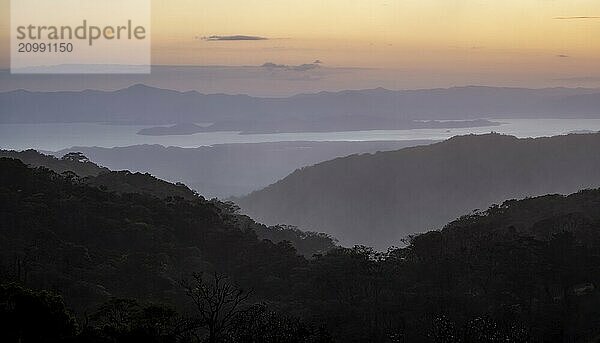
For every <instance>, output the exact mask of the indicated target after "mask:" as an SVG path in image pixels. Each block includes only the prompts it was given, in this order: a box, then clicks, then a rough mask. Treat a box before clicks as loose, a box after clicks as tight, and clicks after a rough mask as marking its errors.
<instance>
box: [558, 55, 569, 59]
mask: <svg viewBox="0 0 600 343" xmlns="http://www.w3.org/2000/svg"><path fill="white" fill-rule="evenodd" d="M556 57H560V58H567V57H569V55H562V54H560V55H556Z"/></svg>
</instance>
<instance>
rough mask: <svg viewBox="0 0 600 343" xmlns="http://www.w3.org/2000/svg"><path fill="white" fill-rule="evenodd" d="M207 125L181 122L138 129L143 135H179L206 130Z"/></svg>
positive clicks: (139, 133)
mask: <svg viewBox="0 0 600 343" xmlns="http://www.w3.org/2000/svg"><path fill="white" fill-rule="evenodd" d="M206 131H207V127H206V126H201V125H198V124H194V123H181V124H175V125H172V126H155V127H149V128H145V129H141V130H140V131H138V133H137V134H138V135H143V136H178V135H182V136H183V135H193V134H194V133H199V132H206Z"/></svg>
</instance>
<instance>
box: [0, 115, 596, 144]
mask: <svg viewBox="0 0 600 343" xmlns="http://www.w3.org/2000/svg"><path fill="white" fill-rule="evenodd" d="M490 120H492V121H497V122H502V123H504V124H503V125H500V126H491V127H477V128H464V129H414V130H374V131H349V132H318V133H312V132H305V133H278V134H256V135H241V134H239V133H238V132H204V133H197V134H194V135H189V136H158V137H156V136H142V135H138V134H137V132H138V131H139V130H140V129H143V128H147V127H150V126H140V125H105V124H80V123H78V124H0V147H1V148H3V149H14V150H24V149H29V148H33V149H37V150H46V151H57V150H62V149H66V148H71V147H74V146H98V147H106V148H111V147H117V146H130V145H138V144H160V145H163V146H177V147H185V148H188V147H199V146H206V145H213V144H225V143H263V142H283V141H320V142H322V141H388V140H391V141H400V140H423V139H432V140H443V139H447V138H450V137H452V136H456V135H464V134H469V133H474V134H483V133H489V132H492V131H494V132H498V133H504V134H510V135H514V136H517V137H543V136H555V135H561V134H566V133H569V132H572V131H600V119H490Z"/></svg>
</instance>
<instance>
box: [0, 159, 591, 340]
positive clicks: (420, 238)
mask: <svg viewBox="0 0 600 343" xmlns="http://www.w3.org/2000/svg"><path fill="white" fill-rule="evenodd" d="M235 218H236V217H235V212H233V211H232V210H227V209H226V208H224V207H223V206H222V205H219V203H215V202H211V201H207V200H204V199H203V198H201V197H196V198H194V199H189V200H188V199H185V198H182V197H179V196H171V197H159V196H156V195H152V194H148V193H146V192H135V193H130V192H119V191H115V190H108V189H103V187H101V186H96V185H94V184H89V183H87V182H86V181H85V180H82V179H81V178H79V177H74V176H73V175H71V174H66V175H60V174H57V173H55V172H53V171H50V170H48V169H44V168H37V169H34V168H31V167H27V166H26V165H25V164H23V163H22V162H20V161H18V160H15V159H6V158H2V159H0V266H1V268H0V277H1V282H0V283H1V284H3V285H2V286H1V287H0V317H1V318H2V322H3V324H5V325H6V326H5V328H4V329H3V330H2V332H0V335H2V337H0V338H2V341H6V342H17V341H19V342H90V341H93V342H197V341H202V342H332V341H336V342H499V341H502V342H542V341H545V342H593V341H595V339H597V338H598V335H600V325H598V323H599V322H598V321H599V320H600V292H599V291H598V289H597V286H598V285H599V284H600V283H599V282H600V190H588V191H581V192H578V193H576V194H573V195H570V196H559V195H549V196H543V197H539V198H532V199H526V200H521V201H514V200H513V201H508V202H505V203H504V204H502V205H500V206H494V207H492V208H490V209H489V210H488V211H485V212H480V213H474V214H472V215H469V216H465V217H462V218H460V219H458V220H456V221H454V222H452V223H450V224H448V225H447V226H446V227H445V228H444V229H443V230H441V231H431V232H428V233H425V234H421V235H417V236H414V237H413V238H412V239H411V240H410V242H408V243H409V244H408V246H407V247H405V248H396V249H390V250H389V251H387V252H385V253H378V252H375V251H374V250H372V249H370V248H367V247H360V246H359V247H354V248H341V247H340V248H335V249H331V250H329V251H328V252H324V253H322V254H319V255H316V256H315V257H314V258H313V259H307V258H304V257H302V256H300V255H298V254H297V252H296V250H295V249H294V247H293V246H292V245H291V244H290V243H287V242H280V243H273V242H271V241H267V240H260V239H258V237H257V234H256V232H255V230H253V228H251V227H243V226H240V225H239V223H236V222H235ZM256 225H258V224H256ZM194 273H195V274H194ZM198 273H203V274H198ZM224 275H227V276H224ZM44 290H46V291H44ZM250 290H252V291H250ZM219 304H221V305H219ZM223 304H225V305H223ZM211 306H212V307H211ZM68 309H71V310H68Z"/></svg>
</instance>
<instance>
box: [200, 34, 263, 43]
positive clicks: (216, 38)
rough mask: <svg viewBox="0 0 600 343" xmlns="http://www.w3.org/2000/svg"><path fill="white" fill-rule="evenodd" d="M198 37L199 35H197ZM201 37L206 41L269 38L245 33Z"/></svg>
mask: <svg viewBox="0 0 600 343" xmlns="http://www.w3.org/2000/svg"><path fill="white" fill-rule="evenodd" d="M197 39H198V37H197ZM200 39H202V40H206V41H211V42H213V41H240V40H241V41H247V40H268V39H269V38H266V37H260V36H245V35H234V36H208V37H201V38H200Z"/></svg>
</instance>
